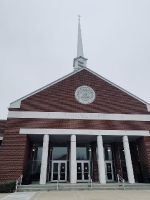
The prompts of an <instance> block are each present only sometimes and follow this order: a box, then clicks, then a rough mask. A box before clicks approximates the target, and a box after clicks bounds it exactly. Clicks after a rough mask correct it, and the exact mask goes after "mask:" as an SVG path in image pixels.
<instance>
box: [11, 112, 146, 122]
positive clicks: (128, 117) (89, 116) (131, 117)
mask: <svg viewBox="0 0 150 200" xmlns="http://www.w3.org/2000/svg"><path fill="white" fill-rule="evenodd" d="M8 118H29V119H31V118H36V119H85V120H121V121H150V115H144V114H143V115H142V114H105V113H68V112H30V111H9V113H8Z"/></svg>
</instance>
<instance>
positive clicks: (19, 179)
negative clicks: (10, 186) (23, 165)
mask: <svg viewBox="0 0 150 200" xmlns="http://www.w3.org/2000/svg"><path fill="white" fill-rule="evenodd" d="M22 178H23V175H21V176H20V177H19V178H18V179H17V180H16V192H17V189H18V185H21V183H22Z"/></svg>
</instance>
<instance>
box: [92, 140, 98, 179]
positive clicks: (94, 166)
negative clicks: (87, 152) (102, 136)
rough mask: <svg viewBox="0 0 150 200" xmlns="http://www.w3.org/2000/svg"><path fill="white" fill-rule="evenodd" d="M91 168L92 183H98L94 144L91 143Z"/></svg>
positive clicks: (95, 145)
mask: <svg viewBox="0 0 150 200" xmlns="http://www.w3.org/2000/svg"><path fill="white" fill-rule="evenodd" d="M91 147H92V166H93V175H92V179H93V181H94V182H98V179H99V178H98V163H97V156H96V147H97V144H96V142H92V145H91Z"/></svg>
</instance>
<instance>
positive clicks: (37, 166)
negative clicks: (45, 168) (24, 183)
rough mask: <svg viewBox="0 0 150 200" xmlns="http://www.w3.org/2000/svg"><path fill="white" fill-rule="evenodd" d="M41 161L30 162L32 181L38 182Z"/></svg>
mask: <svg viewBox="0 0 150 200" xmlns="http://www.w3.org/2000/svg"><path fill="white" fill-rule="evenodd" d="M40 170H41V161H34V162H32V180H33V181H39V180H40Z"/></svg>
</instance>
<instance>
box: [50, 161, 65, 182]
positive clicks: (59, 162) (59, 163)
mask: <svg viewBox="0 0 150 200" xmlns="http://www.w3.org/2000/svg"><path fill="white" fill-rule="evenodd" d="M54 163H58V180H53V164H54ZM61 163H65V172H64V173H65V180H60V165H61ZM50 182H67V161H65V160H54V161H52V164H51V181H50Z"/></svg>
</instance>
